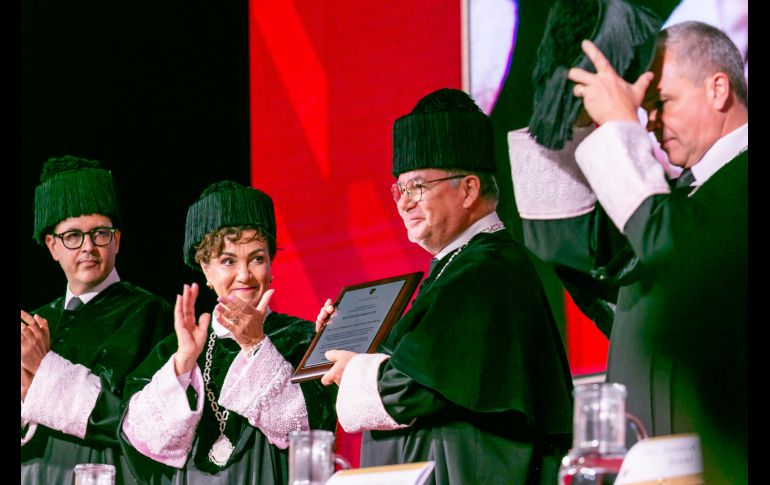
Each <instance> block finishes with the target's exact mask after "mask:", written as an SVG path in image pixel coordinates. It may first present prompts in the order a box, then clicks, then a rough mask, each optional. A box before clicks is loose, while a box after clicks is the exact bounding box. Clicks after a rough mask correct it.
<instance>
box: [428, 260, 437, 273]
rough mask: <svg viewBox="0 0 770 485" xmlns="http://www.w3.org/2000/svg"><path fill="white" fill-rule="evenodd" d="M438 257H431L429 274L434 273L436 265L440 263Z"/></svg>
mask: <svg viewBox="0 0 770 485" xmlns="http://www.w3.org/2000/svg"><path fill="white" fill-rule="evenodd" d="M438 261H439V260H438V259H436V258H431V260H430V270H428V276H430V275H432V274H433V270H434V269H435V268H436V265H437V264H438Z"/></svg>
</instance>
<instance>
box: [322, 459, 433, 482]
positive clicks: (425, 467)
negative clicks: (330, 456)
mask: <svg viewBox="0 0 770 485" xmlns="http://www.w3.org/2000/svg"><path fill="white" fill-rule="evenodd" d="M435 465H436V462H433V461H421V462H417V463H405V464H403V465H388V466H371V467H365V468H355V469H352V470H340V471H338V472H337V473H335V474H334V475H332V477H331V478H330V479H329V480H327V481H326V485H358V484H366V485H422V484H423V483H425V481H426V480H427V479H428V477H430V474H431V472H432V471H433V467H434V466H435Z"/></svg>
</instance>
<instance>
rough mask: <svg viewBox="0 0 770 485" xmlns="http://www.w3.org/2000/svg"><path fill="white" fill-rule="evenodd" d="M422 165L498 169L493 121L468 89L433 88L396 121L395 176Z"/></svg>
mask: <svg viewBox="0 0 770 485" xmlns="http://www.w3.org/2000/svg"><path fill="white" fill-rule="evenodd" d="M421 168H443V169H465V170H470V171H474V172H489V173H494V172H495V171H496V165H495V147H494V143H493V135H492V120H490V119H489V117H488V116H487V115H485V114H484V113H483V112H482V111H481V109H480V108H479V107H478V106H477V105H476V103H475V102H474V101H473V99H471V97H470V96H468V95H467V94H466V93H465V92H463V91H460V90H458V89H447V88H444V89H439V90H438V91H434V92H432V93H430V94H428V95H427V96H425V97H424V98H422V99H421V100H420V101H419V102H418V103H417V105H416V106H415V107H414V109H413V110H412V112H411V113H409V114H407V115H404V116H402V117H400V118H398V119H397V120H396V121H395V123H394V124H393V176H394V177H398V176H399V175H400V174H402V173H404V172H410V171H412V170H418V169H421Z"/></svg>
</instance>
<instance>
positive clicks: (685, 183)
mask: <svg viewBox="0 0 770 485" xmlns="http://www.w3.org/2000/svg"><path fill="white" fill-rule="evenodd" d="M693 182H695V175H693V174H692V170H690V169H689V168H686V169H684V170H682V175H680V176H679V178H678V179H676V187H677V188H680V187H689V186H690V185H692V183H693Z"/></svg>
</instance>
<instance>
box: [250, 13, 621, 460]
mask: <svg viewBox="0 0 770 485" xmlns="http://www.w3.org/2000/svg"><path fill="white" fill-rule="evenodd" d="M249 16H250V19H249V22H250V28H249V37H250V39H249V51H250V85H251V88H250V89H251V163H252V183H253V185H254V186H256V187H259V188H261V189H263V190H265V191H266V192H267V193H268V194H270V195H271V196H272V197H273V200H274V202H275V206H276V214H277V219H278V243H279V247H280V248H283V249H282V250H281V251H279V253H278V256H277V257H276V260H275V264H274V267H273V270H272V274H273V276H274V281H273V285H272V286H273V288H275V289H276V292H275V295H274V297H273V300H272V301H271V307H272V308H274V309H275V310H276V311H280V312H287V313H291V314H294V315H297V316H300V317H304V318H307V319H310V320H315V316H316V314H317V313H318V309H319V308H320V306H321V304H322V302H323V301H324V300H325V299H326V298H327V297H328V298H334V297H335V296H336V294H337V292H338V291H339V289H340V287H342V286H344V285H348V284H354V283H359V282H362V281H366V280H371V279H376V278H382V277H387V276H393V275H397V274H402V273H408V272H412V271H417V270H420V269H423V270H425V269H427V266H428V260H429V255H428V254H427V253H426V252H424V251H423V250H422V249H421V248H419V247H417V246H416V245H413V244H411V243H409V242H408V241H407V239H406V234H405V229H404V227H403V224H402V222H401V220H400V218H399V217H398V214H397V212H396V208H395V204H394V203H393V200H392V198H391V195H390V190H389V188H390V185H391V184H392V183H393V177H392V176H391V174H390V166H391V155H392V147H391V143H392V139H391V133H392V125H393V121H394V120H395V119H396V118H397V117H398V116H401V115H403V114H406V113H408V112H409V111H410V110H411V109H412V107H413V106H414V104H415V103H416V102H417V100H418V99H420V98H421V97H422V96H424V95H425V94H427V93H429V92H430V91H433V90H435V89H438V88H442V87H450V88H461V87H462V85H461V84H462V66H461V55H462V54H461V44H462V38H461V1H458V0H421V1H419V2H408V3H406V2H375V1H357V2H350V1H340V0H334V1H324V2H318V1H315V0H294V1H293V2H292V1H282V2H259V1H256V0H252V1H251V2H250V12H249ZM572 308H574V306H573V307H572ZM575 311H576V310H575ZM578 313H579V312H578ZM572 315H574V313H573V312H572V311H570V310H568V316H572ZM574 325H578V326H579V327H574V328H585V329H587V330H584V331H583V333H582V334H581V335H582V336H581V337H580V339H581V343H580V344H579V346H578V347H575V348H585V345H589V347H590V346H591V345H593V344H592V343H591V342H590V341H591V336H590V334H589V332H590V331H591V328H592V325H591V324H590V322H588V324H587V325H581V323H580V322H579V321H578V322H577V323H576V324H570V325H569V327H568V328H569V329H570V337H569V344H570V347H571V348H572V347H573V345H574V344H576V341H574V339H573V335H575V334H574V331H573V326H574ZM600 345H601V341H600ZM605 345H606V344H605ZM580 346H582V347H580ZM599 351H600V352H601V348H600V349H599ZM589 354H594V352H593V351H591V352H589ZM604 356H606V348H605V349H604V355H601V354H599V355H598V357H597V356H595V355H594V356H592V357H589V358H588V360H590V362H588V361H586V358H585V357H580V356H579V355H577V354H575V353H574V352H570V359H571V362H572V363H573V364H575V363H577V364H578V367H579V368H581V369H585V368H590V369H591V370H592V371H593V370H596V369H599V367H601V365H603V364H601V365H596V364H597V362H601V363H603V361H604ZM573 368H574V366H573ZM599 370H603V369H599ZM339 435H340V439H339V444H338V447H339V451H340V452H341V453H342V454H343V455H344V456H346V457H347V458H349V459H351V461H352V462H353V464H354V466H357V465H358V445H359V439H360V437H359V436H350V435H346V434H344V433H340V434H339Z"/></svg>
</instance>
